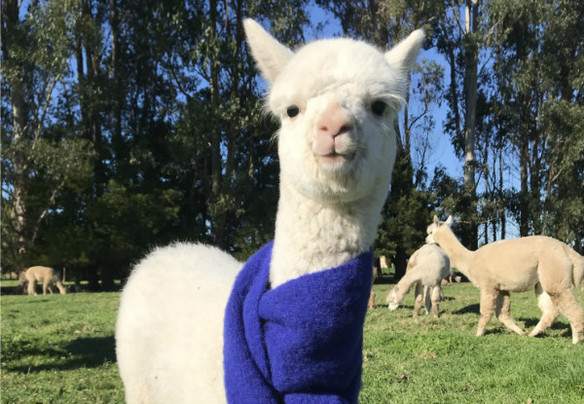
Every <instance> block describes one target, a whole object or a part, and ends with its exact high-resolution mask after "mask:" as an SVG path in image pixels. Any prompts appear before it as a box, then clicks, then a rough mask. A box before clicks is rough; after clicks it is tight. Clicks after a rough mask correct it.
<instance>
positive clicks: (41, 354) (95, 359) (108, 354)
mask: <svg viewBox="0 0 584 404" xmlns="http://www.w3.org/2000/svg"><path fill="white" fill-rule="evenodd" d="M11 356H17V357H23V356H29V357H35V358H34V361H35V362H41V361H42V362H44V363H42V364H39V365H30V366H27V365H17V366H14V365H12V364H11V363H10V362H8V363H5V364H4V369H5V370H7V371H11V372H18V373H33V372H41V371H50V370H73V369H80V368H97V367H100V366H103V365H105V364H106V363H112V362H115V361H116V352H115V340H114V337H113V336H109V337H93V338H78V339H75V340H73V341H70V342H68V343H67V344H65V345H64V346H63V347H55V348H51V349H40V348H25V349H22V350H19V351H18V352H13V353H12V355H11Z"/></svg>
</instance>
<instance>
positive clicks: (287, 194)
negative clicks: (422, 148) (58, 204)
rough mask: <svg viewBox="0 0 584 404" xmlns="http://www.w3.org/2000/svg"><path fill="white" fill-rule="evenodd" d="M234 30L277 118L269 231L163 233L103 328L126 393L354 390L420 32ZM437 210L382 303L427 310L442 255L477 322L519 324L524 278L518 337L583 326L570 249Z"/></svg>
mask: <svg viewBox="0 0 584 404" xmlns="http://www.w3.org/2000/svg"><path fill="white" fill-rule="evenodd" d="M244 29H245V33H246V36H247V42H248V45H249V47H250V50H251V54H252V55H253V57H254V59H255V61H256V63H257V67H258V69H259V71H260V72H261V75H262V76H263V78H264V79H265V80H266V81H267V82H268V84H269V93H268V95H267V97H266V105H267V107H268V109H269V111H270V112H271V113H272V114H273V115H274V116H275V117H277V118H278V119H279V120H280V122H281V127H280V129H279V131H278V132H277V135H276V137H275V139H276V140H277V147H278V156H279V160H280V183H279V191H280V197H279V201H278V210H277V215H276V225H275V235H274V240H273V241H272V242H270V243H268V244H267V245H266V246H264V247H262V248H261V249H260V250H259V251H258V252H256V253H255V254H254V255H253V256H252V257H251V258H250V259H249V260H248V261H247V262H246V263H241V262H238V261H237V260H235V259H234V258H233V257H231V256H230V255H229V254H227V253H225V252H223V251H221V250H219V249H217V248H215V247H212V246H208V245H203V244H189V243H175V244H173V245H170V246H167V247H163V248H158V249H155V250H154V251H153V252H151V253H150V254H149V255H147V256H146V257H145V258H144V259H143V260H142V261H141V262H139V263H138V264H137V265H136V266H135V268H134V269H133V271H132V273H131V276H130V277H129V279H128V282H127V284H126V286H125V287H124V290H123V292H122V294H121V301H120V307H119V313H118V319H117V323H116V335H115V337H116V353H117V359H118V364H119V369H120V375H121V378H122V381H123V384H124V388H125V398H126V402H127V403H128V404H146V403H148V404H154V403H158V404H168V403H173V404H181V403H216V404H217V403H230V404H252V403H262V404H271V403H273V404H278V403H286V404H317V403H319V404H320V403H322V404H324V403H327V404H329V403H330V404H335V403H338V404H341V403H343V404H347V403H357V398H358V394H359V390H360V387H361V372H362V343H363V323H364V319H365V313H366V310H367V304H368V300H369V297H370V291H371V282H372V264H373V256H372V251H373V243H374V239H375V236H376V232H377V226H378V224H379V222H380V220H381V209H382V206H383V204H384V201H385V198H386V196H387V193H388V189H389V185H390V181H391V174H392V169H393V165H394V161H395V158H396V149H397V134H396V131H395V128H394V121H395V120H396V118H397V114H398V112H399V110H400V108H401V106H402V104H403V103H404V100H405V99H406V98H407V91H408V77H409V72H410V70H411V69H412V67H413V65H414V63H415V60H416V57H417V55H418V53H419V51H420V48H421V46H422V44H423V42H424V39H425V34H424V32H423V31H422V30H417V31H414V32H413V33H411V34H410V35H409V36H408V37H407V38H406V39H405V40H403V41H402V42H400V43H399V44H397V45H396V46H395V47H393V48H392V49H391V50H389V51H388V52H380V51H379V50H377V49H376V48H374V47H372V46H370V45H368V44H366V43H364V42H360V41H355V40H351V39H345V38H337V39H329V40H319V41H314V42H311V43H309V44H307V45H305V46H303V47H300V48H299V49H297V50H294V51H293V50H290V49H289V48H287V47H286V46H284V45H282V44H281V43H279V42H278V41H277V40H276V39H275V38H273V37H272V36H271V35H270V34H269V33H268V32H267V31H266V30H264V28H262V27H261V26H260V25H259V24H258V23H256V22H254V21H253V20H249V19H248V20H245V22H244ZM451 222H452V218H451V217H449V218H448V219H447V220H446V221H445V222H441V221H439V220H438V219H437V218H436V217H434V221H433V222H432V223H431V224H430V225H429V226H428V228H427V239H426V244H425V245H424V246H422V247H421V248H420V249H419V250H417V251H416V252H415V253H414V254H413V255H412V256H411V257H410V260H409V262H408V267H407V270H406V274H405V276H404V277H403V278H402V279H401V280H400V282H399V283H398V284H397V285H396V286H395V287H394V288H393V289H392V290H391V291H390V293H389V294H388V296H387V303H388V307H389V309H390V310H395V309H396V308H397V307H398V306H399V305H400V303H401V302H402V301H403V299H404V297H405V296H406V294H407V293H408V291H409V290H410V289H411V288H412V287H413V288H414V289H415V304H414V316H416V315H418V312H419V310H420V309H421V307H422V305H423V304H424V303H425V308H426V313H430V312H432V314H433V315H434V317H438V315H439V302H440V300H441V298H442V297H443V294H442V289H441V282H442V280H443V279H445V278H447V277H448V276H450V275H451V267H454V268H456V269H457V270H458V271H460V272H461V273H462V274H464V275H465V276H466V277H467V278H468V279H469V280H470V281H471V282H472V283H473V284H474V285H475V286H476V287H478V288H479V289H480V320H479V325H478V329H477V336H480V335H483V333H484V331H485V326H486V324H487V322H488V321H489V320H490V318H491V317H492V315H493V313H495V314H496V317H497V319H498V320H500V321H501V322H502V323H503V324H504V325H505V326H506V327H507V328H508V329H510V330H512V331H514V332H517V333H519V334H524V331H523V330H522V329H521V328H519V327H518V326H517V325H516V324H515V322H514V321H513V319H512V318H511V316H510V313H509V311H510V300H509V294H510V292H524V291H528V290H535V293H536V295H537V298H538V305H539V307H540V309H541V311H542V317H541V320H540V321H539V323H538V324H537V326H536V327H535V328H534V329H533V331H532V332H531V333H530V334H529V336H535V335H538V334H540V333H541V332H543V331H544V330H545V329H546V328H548V327H549V326H550V325H551V324H552V323H553V322H554V321H555V319H556V318H557V317H558V315H559V314H560V313H561V314H563V315H565V316H566V318H567V319H568V320H569V322H570V326H571V329H572V341H573V343H577V342H578V341H579V340H580V339H581V338H582V336H583V333H584V309H583V308H582V306H581V304H580V303H579V302H578V301H577V299H576V298H575V296H574V294H573V292H572V290H573V288H574V287H575V286H579V285H581V284H582V280H583V277H584V258H583V257H581V256H580V255H579V254H577V253H576V252H575V251H574V250H573V249H571V248H570V247H569V246H567V245H566V244H564V243H561V242H560V241H557V240H554V239H552V238H549V237H543V236H533V237H525V238H521V239H517V240H504V241H498V242H494V243H491V244H487V245H485V246H483V247H481V248H479V249H478V250H477V251H469V250H467V249H466V248H464V247H463V246H462V244H460V242H459V241H458V239H457V238H456V236H455V235H454V233H453V232H452V230H451V229H450V224H451ZM31 269H32V268H31ZM29 271H30V270H29ZM32 272H35V271H32ZM32 272H31V274H30V277H31V278H30V280H29V282H32V276H33V274H32ZM35 273H36V272H35ZM35 276H36V275H35ZM47 276H50V275H47ZM28 277H29V275H28V272H27V278H28ZM37 279H39V278H37ZM43 279H44V281H43V282H48V281H47V278H46V277H45V278H43ZM51 279H53V278H51ZM176 279H180V280H181V282H179V283H177V282H176ZM29 284H30V283H29ZM43 284H44V285H45V284H46V283H43ZM57 286H58V287H59V283H57ZM44 289H46V286H44ZM59 289H61V288H60V287H59ZM31 291H33V289H31ZM45 293H46V291H45Z"/></svg>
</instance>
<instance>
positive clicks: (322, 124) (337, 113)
mask: <svg viewBox="0 0 584 404" xmlns="http://www.w3.org/2000/svg"><path fill="white" fill-rule="evenodd" d="M350 129H351V123H350V122H349V119H348V117H347V114H346V113H345V112H344V111H343V108H342V107H341V106H340V105H339V104H332V105H330V106H329V107H328V108H327V109H326V110H325V111H324V112H323V113H322V115H321V117H320V119H319V120H318V121H317V123H316V133H317V136H318V137H319V138H325V139H334V138H335V137H337V136H338V135H340V134H342V133H345V132H347V131H349V130H350Z"/></svg>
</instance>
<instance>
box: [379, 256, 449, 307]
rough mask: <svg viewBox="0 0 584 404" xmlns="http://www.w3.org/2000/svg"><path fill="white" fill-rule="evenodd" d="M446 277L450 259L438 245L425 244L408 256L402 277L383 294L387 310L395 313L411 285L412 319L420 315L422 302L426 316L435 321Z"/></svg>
mask: <svg viewBox="0 0 584 404" xmlns="http://www.w3.org/2000/svg"><path fill="white" fill-rule="evenodd" d="M449 275H450V259H449V258H448V255H446V252H445V251H444V250H443V249H442V248H441V247H440V246H439V245H438V244H426V245H424V246H422V247H421V248H419V249H418V250H417V251H416V252H414V253H413V254H412V256H411V257H410V260H409V261H408V266H407V267H406V274H405V275H404V276H403V278H401V279H400V281H399V282H398V283H397V285H395V287H394V288H393V289H392V290H391V291H390V292H389V294H388V295H387V298H386V301H387V303H388V307H389V310H392V311H393V310H395V309H397V308H398V307H399V305H400V303H401V302H402V301H403V300H404V298H405V297H406V295H407V294H408V292H409V291H410V289H411V288H412V286H414V287H415V303H414V317H416V316H417V315H418V313H419V312H420V308H421V307H422V300H425V303H426V314H428V313H430V308H432V314H433V315H434V317H435V318H438V313H439V310H440V309H439V304H440V299H441V298H442V296H443V293H442V286H441V284H442V280H443V279H445V278H447V277H448V276H449Z"/></svg>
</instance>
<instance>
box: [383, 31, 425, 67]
mask: <svg viewBox="0 0 584 404" xmlns="http://www.w3.org/2000/svg"><path fill="white" fill-rule="evenodd" d="M425 38H426V34H425V33H424V30H423V29H418V30H415V31H414V32H412V33H411V34H410V35H409V36H408V37H407V38H406V39H404V40H403V41H401V42H400V43H398V44H397V45H396V46H394V47H393V48H392V49H391V50H390V51H389V52H387V53H386V54H385V60H386V61H387V63H389V65H390V66H392V67H394V68H395V69H397V70H400V71H403V72H408V71H410V70H411V69H412V68H413V67H414V62H415V61H416V57H417V56H418V53H420V48H421V47H422V44H423V43H424V39H425Z"/></svg>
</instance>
